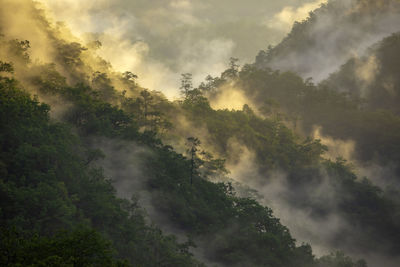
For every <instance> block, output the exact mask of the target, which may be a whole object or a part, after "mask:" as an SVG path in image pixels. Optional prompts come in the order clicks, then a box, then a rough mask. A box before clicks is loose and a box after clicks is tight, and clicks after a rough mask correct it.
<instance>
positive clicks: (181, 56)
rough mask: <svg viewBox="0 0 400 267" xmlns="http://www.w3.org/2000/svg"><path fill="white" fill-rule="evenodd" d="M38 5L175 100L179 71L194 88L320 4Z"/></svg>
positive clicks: (69, 0)
mask: <svg viewBox="0 0 400 267" xmlns="http://www.w3.org/2000/svg"><path fill="white" fill-rule="evenodd" d="M41 2H43V3H44V4H45V5H46V6H48V7H49V10H50V12H51V14H52V15H53V16H54V18H55V20H57V21H63V22H65V23H66V24H67V25H68V27H70V28H71V30H72V32H74V34H77V35H78V36H79V37H80V38H82V39H83V40H87V41H89V40H99V41H100V42H101V43H102V44H103V45H102V47H101V48H100V49H99V50H98V54H99V55H100V56H102V57H104V58H105V59H106V60H108V61H110V62H111V64H112V65H113V66H114V68H116V69H117V70H118V71H121V72H123V71H127V70H129V71H132V72H133V73H135V74H137V75H138V76H139V82H140V84H141V85H142V86H144V87H146V88H150V89H152V90H158V91H162V92H163V93H164V94H166V95H167V96H168V97H170V98H174V97H177V96H178V92H177V88H179V77H180V74H181V73H187V72H189V73H192V74H193V78H194V82H195V84H197V83H199V82H200V81H202V80H204V78H205V77H206V76H207V75H208V74H210V75H212V76H216V75H218V74H220V73H221V72H222V71H223V70H225V69H226V67H227V62H228V59H229V58H230V57H237V58H240V59H241V60H242V61H243V62H252V61H253V60H254V57H255V55H256V54H257V52H258V51H259V50H260V49H262V48H265V47H266V46H268V45H269V44H277V43H278V42H279V41H280V40H281V39H282V38H283V37H284V36H285V35H286V34H287V33H288V31H289V30H290V27H291V24H292V23H293V22H294V21H295V20H302V19H305V18H306V17H307V16H308V12H309V11H311V10H312V9H314V8H315V7H317V6H318V5H319V4H320V3H322V2H323V1H311V0H301V1H294V0H285V1H268V2H266V1H262V0H251V1H246V2H243V1H239V0H235V1H227V0H224V1H217V2H215V1H197V0H196V1H186V0H174V1H172V0H171V1H151V2H149V1H143V0H136V1H124V0H118V1H108V0H102V1H85V2H84V3H79V2H77V1H73V0H65V1H64V0H62V1H47V0H42V1H41ZM222 10H223V12H222ZM276 18H278V21H279V22H278V23H275V22H271V21H275V19H276Z"/></svg>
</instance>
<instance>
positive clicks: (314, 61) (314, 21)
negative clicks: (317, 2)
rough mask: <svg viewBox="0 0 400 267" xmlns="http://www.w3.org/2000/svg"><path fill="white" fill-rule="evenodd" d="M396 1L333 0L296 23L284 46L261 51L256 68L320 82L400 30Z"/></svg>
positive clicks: (399, 5) (398, 6)
mask: <svg viewBox="0 0 400 267" xmlns="http://www.w3.org/2000/svg"><path fill="white" fill-rule="evenodd" d="M399 25H400V2H399V1H396V0H331V1H329V2H328V3H327V4H325V5H322V6H321V7H320V8H319V9H317V10H315V11H313V12H311V13H310V16H309V18H308V19H306V20H304V21H302V22H296V23H295V24H294V26H293V28H292V31H291V32H290V33H289V34H288V36H287V37H286V38H284V39H283V40H282V42H281V43H279V44H278V45H276V46H275V47H269V48H268V49H267V50H265V51H260V52H259V54H258V55H257V57H256V62H255V65H256V66H257V67H260V68H265V67H270V68H273V69H280V70H291V71H294V72H297V73H299V74H300V75H301V76H302V77H303V78H308V77H312V78H313V79H314V80H315V81H321V80H322V79H324V78H326V77H327V76H328V75H329V74H330V73H332V72H334V71H335V70H336V69H337V68H338V67H339V66H340V65H342V64H343V63H344V62H345V61H346V60H347V59H349V58H350V57H352V56H355V55H359V54H361V53H363V52H364V51H365V49H366V48H368V47H369V46H371V45H372V44H374V43H376V42H378V41H380V40H382V38H384V37H387V36H389V35H391V34H392V33H394V32H397V31H399V30H400V26H399Z"/></svg>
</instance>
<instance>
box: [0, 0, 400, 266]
mask: <svg viewBox="0 0 400 267" xmlns="http://www.w3.org/2000/svg"><path fill="white" fill-rule="evenodd" d="M364 2H365V1H364ZM379 3H382V4H378V2H377V5H378V6H377V7H379V8H382V9H383V8H387V6H386V5H387V4H388V3H389V2H386V1H382V2H379ZM0 4H1V5H2V7H3V9H2V10H1V11H0V33H1V34H0V104H1V105H0V148H1V150H0V174H1V177H0V198H1V200H2V201H1V207H0V214H1V216H0V229H1V235H0V238H1V242H0V244H1V251H2V254H1V258H0V263H1V265H4V266H21V265H23V266H274V267H275V266H276V267H279V266H282V267H290V266H293V267H294V266H296V267H302V266H303V267H314V266H315V267H365V266H367V263H366V261H365V260H358V259H359V258H365V259H366V260H367V261H368V263H370V262H371V264H372V265H371V264H370V265H368V266H379V264H381V263H382V262H384V263H385V264H386V265H385V266H396V263H398V255H397V252H398V251H399V249H400V247H399V244H400V235H399V233H400V218H399V215H400V193H399V191H398V187H396V186H397V182H398V180H396V179H397V177H398V176H396V175H397V173H396V172H395V173H396V175H395V177H396V179H394V180H393V181H392V183H393V185H394V186H392V187H390V188H389V187H388V188H385V187H379V186H378V185H377V183H376V178H377V177H362V176H360V177H359V176H357V170H355V169H354V168H353V166H352V164H351V163H352V160H353V158H351V159H348V160H349V161H346V160H345V159H344V158H341V157H338V158H332V157H330V154H331V153H332V151H331V147H330V146H327V145H325V144H324V140H319V139H318V138H313V136H312V133H313V131H314V129H315V128H313V126H314V125H319V126H321V127H322V129H323V130H322V131H323V132H322V133H323V134H326V135H329V136H331V137H332V138H337V139H352V140H354V142H355V143H356V145H355V150H354V153H355V156H354V157H356V159H357V161H360V162H362V163H368V162H372V161H373V162H376V163H377V164H379V165H382V162H389V161H390V162H393V163H396V162H398V161H397V160H398V154H399V151H400V149H399V147H398V145H397V144H398V143H399V140H400V137H399V135H398V133H399V130H398V129H399V125H400V124H399V117H398V115H397V110H396V108H397V106H396V105H395V104H393V105H392V106H389V104H388V103H389V102H387V103H384V104H383V103H382V102H378V101H377V102H376V103H382V106H383V107H387V109H386V110H385V111H382V110H381V109H380V108H381V106H379V105H376V104H375V102H374V100H376V97H375V96H376V94H374V95H372V94H371V96H370V98H368V97H366V96H367V95H361V94H360V93H354V92H359V91H357V90H355V91H354V92H353V91H350V89H347V88H350V87H351V88H356V87H354V86H349V87H346V86H344V84H345V85H347V84H351V82H352V81H353V80H352V79H351V77H353V75H348V76H345V78H342V77H343V76H344V75H343V74H342V73H343V70H340V71H339V72H337V73H336V74H333V75H332V76H331V77H330V78H329V79H328V80H326V81H324V82H323V83H321V84H319V85H315V84H313V83H312V82H310V80H303V79H302V78H301V77H300V76H299V75H297V74H295V73H293V72H280V71H274V70H272V69H270V68H261V69H260V68H258V67H256V66H253V65H245V66H243V67H242V68H240V66H239V65H238V63H237V61H236V60H235V59H231V61H230V66H229V68H228V69H227V70H226V71H224V72H223V73H222V74H221V75H220V76H218V77H211V76H209V77H208V78H207V79H206V81H204V82H203V83H202V84H200V85H199V86H195V85H193V84H192V76H191V75H190V74H183V75H182V79H181V82H182V87H181V98H179V99H178V100H174V101H172V100H169V99H167V98H166V97H165V96H164V95H163V94H162V93H161V92H158V91H152V90H149V89H145V88H143V87H141V86H140V77H137V76H136V75H135V74H134V73H132V72H130V71H126V72H124V73H119V72H117V71H115V70H114V69H113V67H112V66H111V65H110V64H109V63H108V62H106V61H105V60H104V59H102V58H101V57H99V56H98V55H97V53H96V49H98V47H99V46H101V45H102V44H101V43H100V42H98V41H93V42H90V43H82V41H81V40H79V39H77V38H76V37H74V35H73V34H72V33H71V32H69V30H68V28H67V27H66V26H65V25H63V24H61V23H53V22H52V20H51V19H49V17H48V15H47V13H46V10H45V9H43V7H42V6H41V5H38V4H37V3H35V2H33V1H30V0H19V1H8V0H2V1H0ZM365 4H366V6H368V5H367V2H365ZM332 5H333V4H332ZM327 6H328V7H329V8H331V7H330V6H331V4H328V5H327ZM358 7H359V8H365V7H364V6H363V5H361V2H360V3H359V6H358ZM324 8H327V7H323V8H321V10H323V9H324ZM393 10H394V9H393ZM316 12H317V11H316ZM318 12H322V11H318ZM365 12H370V11H368V9H366V11H365ZM371 12H372V11H371ZM378 13H379V12H378ZM13 14H18V15H15V16H14V15H13ZM378 17H379V16H378ZM21 21H24V22H29V25H30V26H29V30H26V28H25V27H22V26H21V23H20V22H21ZM304 24H307V23H306V22H305V23H304ZM288 39H290V36H289V37H288ZM397 40H398V37H397V35H393V36H391V37H388V38H386V39H385V40H383V41H382V42H381V43H380V45H377V46H376V47H378V48H376V49H375V50H371V55H372V54H373V55H375V57H376V58H377V60H379V62H381V65H382V66H383V67H382V68H380V70H382V71H381V72H380V73H378V75H377V77H378V78H377V79H376V81H382V80H387V79H389V78H391V79H394V78H395V77H397V76H395V73H396V70H397V69H396V67H398V62H397V58H396V57H392V56H391V55H392V54H393V53H395V51H397ZM285 42H287V41H285V40H284V41H283V43H282V44H284V43H285ZM278 47H279V46H277V48H275V49H278ZM276 51H278V50H276ZM293 51H295V49H293ZM361 61H362V62H369V61H368V58H367V57H366V58H365V59H361ZM350 62H351V61H350ZM347 65H351V64H350V63H347ZM384 66H390V70H387V71H386V69H385V68H384ZM345 67H346V65H344V67H343V68H345ZM349 68H350V67H349ZM353 72H354V73H356V72H357V71H355V70H354V71H353ZM345 73H346V74H349V73H351V72H348V71H345ZM348 77H350V78H348ZM388 77H389V78H388ZM377 84H378V85H376V86H375V85H374V86H373V85H371V86H372V87H371V88H372V89H370V90H369V91H370V92H374V91H376V92H380V89H379V88H380V87H379V85H381V84H382V83H378V82H377ZM395 84H397V83H395ZM335 86H337V87H335ZM395 88H397V87H395ZM346 90H347V91H346ZM224 92H228V93H229V94H231V93H232V92H240V93H241V94H244V95H245V96H246V97H245V98H244V99H245V102H243V103H242V101H239V102H240V104H242V105H240V106H241V107H240V109H227V108H225V109H221V108H217V107H216V106H218V105H217V104H216V103H217V102H221V101H218V100H219V99H221V94H222V95H223V93H224ZM344 92H346V93H344ZM352 92H353V93H352ZM362 97H366V99H367V100H366V102H365V101H364V99H363V98H362ZM368 99H370V100H369V102H368ZM385 99H386V100H385ZM390 100H392V99H391V98H390V97H388V96H386V95H383V96H382V101H390ZM222 102H224V101H222ZM225 102H226V101H225ZM365 103H370V105H369V106H368V105H365ZM223 104H226V103H223ZM243 104H244V105H243ZM382 129H386V130H385V131H382ZM371 140H373V141H374V142H371ZM339 152H340V153H342V152H343V151H339ZM372 155H373V156H372ZM382 166H383V165H382ZM395 170H396V171H397V169H395ZM296 239H298V241H296ZM315 251H318V254H317V253H316V252H315ZM341 251H343V252H341ZM324 254H325V255H327V256H322V255H324ZM317 255H318V256H317ZM346 255H351V256H352V257H349V256H346Z"/></svg>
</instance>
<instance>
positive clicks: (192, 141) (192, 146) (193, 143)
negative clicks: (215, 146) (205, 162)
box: [187, 137, 201, 185]
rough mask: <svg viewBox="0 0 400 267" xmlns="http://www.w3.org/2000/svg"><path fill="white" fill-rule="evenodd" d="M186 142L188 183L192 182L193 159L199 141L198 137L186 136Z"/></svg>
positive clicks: (194, 165)
mask: <svg viewBox="0 0 400 267" xmlns="http://www.w3.org/2000/svg"><path fill="white" fill-rule="evenodd" d="M187 144H188V146H189V149H188V152H189V153H190V157H191V159H190V164H191V167H190V184H191V185H192V184H193V175H194V171H195V167H196V164H195V159H196V152H197V151H198V147H199V146H200V144H201V142H200V140H199V139H198V138H196V137H188V138H187Z"/></svg>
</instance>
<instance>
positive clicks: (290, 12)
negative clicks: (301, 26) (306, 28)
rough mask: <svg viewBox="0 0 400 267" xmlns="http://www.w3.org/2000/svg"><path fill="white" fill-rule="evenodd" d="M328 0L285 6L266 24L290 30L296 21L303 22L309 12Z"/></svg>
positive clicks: (282, 29)
mask: <svg viewBox="0 0 400 267" xmlns="http://www.w3.org/2000/svg"><path fill="white" fill-rule="evenodd" d="M327 1H328V0H316V1H315V2H310V3H304V4H303V5H302V6H299V7H295V6H285V7H284V8H283V9H282V10H281V11H280V12H279V13H276V14H275V15H274V16H273V17H272V18H270V19H267V20H266V21H265V24H266V25H268V26H269V27H271V28H276V29H279V30H281V31H289V30H290V29H291V28H292V25H293V23H294V22H295V21H298V22H301V21H303V20H304V19H306V18H307V17H308V16H309V13H310V12H311V11H313V10H315V9H317V8H318V7H320V6H321V5H322V4H325V3H326V2H327Z"/></svg>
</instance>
